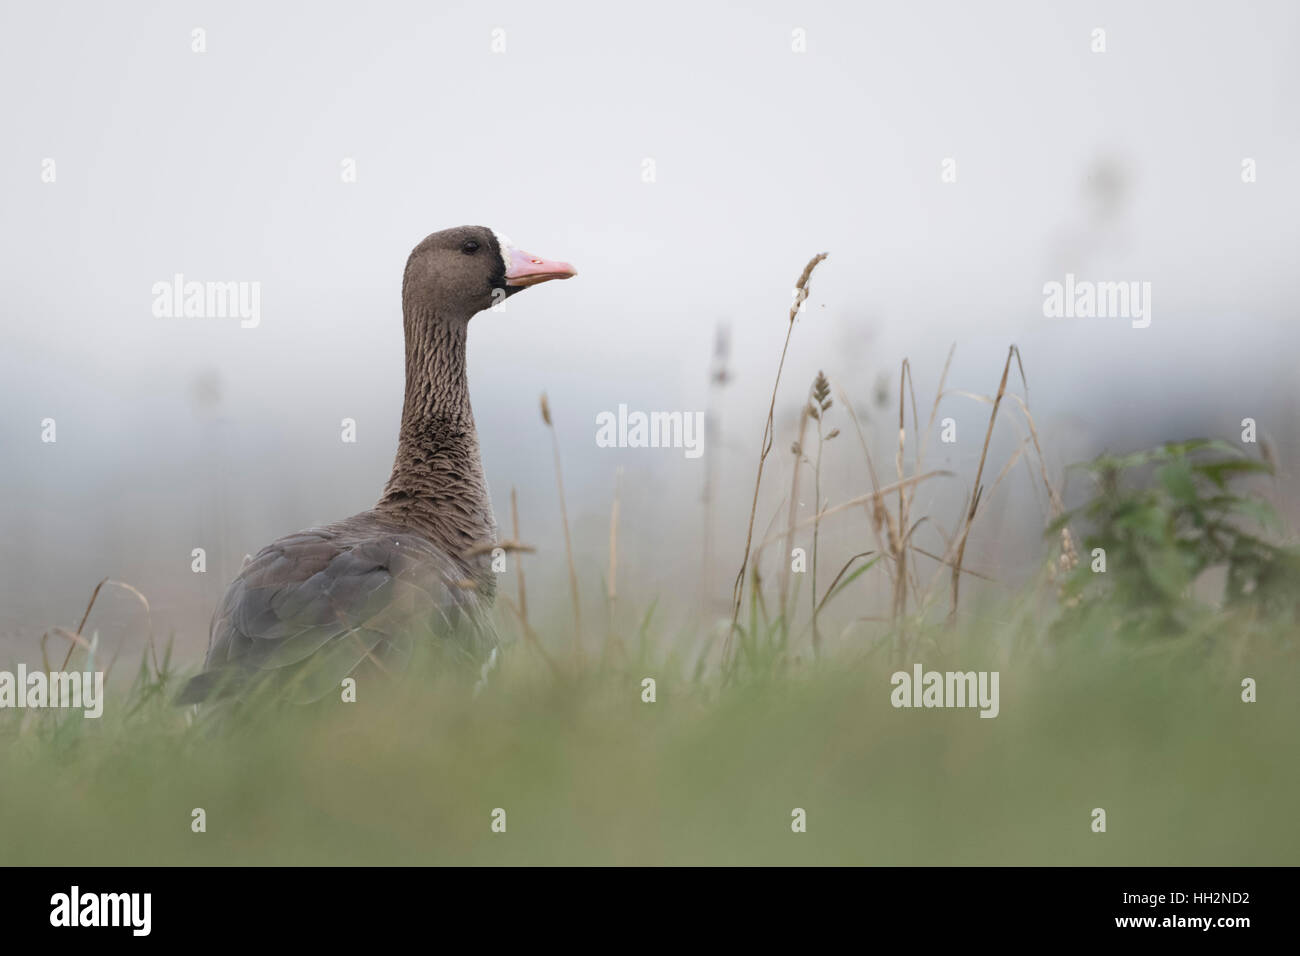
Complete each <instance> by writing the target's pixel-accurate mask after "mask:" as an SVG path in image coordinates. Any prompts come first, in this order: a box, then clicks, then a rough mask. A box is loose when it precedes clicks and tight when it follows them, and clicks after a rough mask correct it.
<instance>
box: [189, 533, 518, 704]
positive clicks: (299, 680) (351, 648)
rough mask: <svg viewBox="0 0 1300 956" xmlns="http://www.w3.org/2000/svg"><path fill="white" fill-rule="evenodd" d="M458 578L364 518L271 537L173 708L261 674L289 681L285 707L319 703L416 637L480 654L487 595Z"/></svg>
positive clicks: (411, 539) (389, 660)
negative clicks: (200, 670) (349, 678)
mask: <svg viewBox="0 0 1300 956" xmlns="http://www.w3.org/2000/svg"><path fill="white" fill-rule="evenodd" d="M465 577H466V568H465V566H464V565H463V564H461V563H459V562H458V561H457V560H455V559H453V558H451V557H449V556H448V555H446V554H445V553H444V552H442V551H441V550H440V549H438V548H437V547H436V546H435V545H433V544H432V543H431V542H430V541H428V540H427V539H424V538H422V537H420V536H418V535H414V534H411V533H409V532H406V531H404V530H402V529H394V528H390V527H387V526H386V525H385V524H384V523H382V522H380V521H378V520H376V519H375V518H374V517H373V516H372V515H370V514H365V515H358V516H356V517H354V518H350V519H348V520H347V521H344V522H339V523H338V524H336V525H330V526H327V527H324V528H316V529H312V530H310V531H303V532H299V533H297V534H292V535H288V536H286V537H284V538H280V539H279V540H277V541H275V542H273V543H271V544H270V545H268V546H267V547H265V548H263V549H262V550H261V551H259V552H258V553H257V555H255V556H254V557H253V559H252V560H251V561H250V562H249V563H248V564H247V565H246V566H245V567H244V568H243V570H242V571H241V572H240V573H239V576H238V577H236V578H235V580H234V581H233V582H232V583H231V585H230V587H229V589H228V590H227V591H226V594H225V597H224V598H223V599H222V601H221V604H220V605H219V606H218V608H217V611H216V613H215V614H214V615H213V620H212V629H211V632H210V637H209V646H208V655H207V660H206V663H205V671H204V673H202V674H200V675H199V676H198V677H196V678H195V679H194V680H193V681H191V682H190V684H189V685H187V686H186V688H185V689H184V690H183V691H182V693H181V696H180V698H179V702H181V703H189V702H194V701H196V700H201V699H204V698H206V697H207V696H209V694H211V693H213V692H214V691H217V690H219V691H220V692H221V693H223V694H229V693H235V694H238V695H240V696H243V692H244V691H245V689H246V688H248V687H251V686H252V685H253V684H255V683H256V682H257V678H259V677H268V676H274V677H276V678H279V679H283V680H285V681H287V682H288V683H290V684H291V685H292V693H291V696H292V698H293V699H298V700H304V701H305V700H313V699H317V698H319V697H321V696H324V695H325V694H327V693H329V692H330V691H332V690H337V689H338V687H339V684H340V683H341V681H342V680H343V678H344V677H347V676H348V675H349V674H350V673H352V672H353V671H354V670H355V669H356V668H357V667H358V665H360V664H362V663H363V662H364V661H366V660H367V659H370V660H378V661H381V662H383V663H382V666H384V667H390V666H394V667H398V668H400V667H402V666H405V664H406V662H407V661H408V660H409V658H410V656H411V654H412V651H413V647H414V642H415V641H417V640H422V639H429V638H446V639H450V641H451V642H452V643H453V644H454V646H455V648H456V650H457V651H459V652H461V653H463V654H464V655H466V656H467V657H470V658H472V659H478V658H480V657H482V658H486V655H487V654H489V653H490V651H491V648H492V647H495V646H496V643H497V641H496V635H495V633H493V632H492V630H491V627H490V625H488V624H487V622H486V620H485V617H484V614H483V612H484V610H485V605H486V601H485V600H484V598H483V597H481V596H480V595H479V593H478V592H477V591H476V590H475V589H473V588H465V587H462V586H459V584H460V582H461V581H463V579H464V578H465Z"/></svg>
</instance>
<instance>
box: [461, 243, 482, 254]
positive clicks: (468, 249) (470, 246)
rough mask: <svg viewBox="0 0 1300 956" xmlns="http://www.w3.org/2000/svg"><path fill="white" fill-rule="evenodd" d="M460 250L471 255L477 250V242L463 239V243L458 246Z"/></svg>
mask: <svg viewBox="0 0 1300 956" xmlns="http://www.w3.org/2000/svg"><path fill="white" fill-rule="evenodd" d="M460 251H461V252H463V253H465V255H467V256H472V255H473V254H474V253H476V252H478V243H477V242H475V241H474V240H473V239H467V240H465V243H464V245H462V246H461V247H460Z"/></svg>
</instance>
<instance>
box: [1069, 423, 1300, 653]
mask: <svg viewBox="0 0 1300 956" xmlns="http://www.w3.org/2000/svg"><path fill="white" fill-rule="evenodd" d="M1075 467H1076V468H1079V469H1081V470H1083V471H1085V472H1086V473H1087V474H1088V475H1089V476H1090V477H1091V479H1092V480H1093V481H1094V483H1095V484H1096V487H1097V494H1096V495H1095V496H1094V497H1093V498H1092V499H1091V500H1090V501H1088V502H1087V503H1086V504H1085V505H1083V506H1082V507H1080V508H1076V509H1075V510H1073V511H1069V512H1066V513H1065V514H1063V515H1062V516H1061V517H1060V518H1058V519H1057V520H1056V521H1055V522H1054V523H1053V524H1052V525H1051V527H1050V528H1049V534H1057V533H1059V532H1060V531H1061V529H1062V528H1064V527H1065V526H1066V525H1068V524H1071V523H1081V524H1083V525H1084V526H1085V527H1086V528H1087V529H1088V530H1087V533H1086V535H1085V537H1084V539H1083V540H1084V545H1085V547H1084V552H1083V554H1081V555H1080V561H1079V562H1078V565H1077V567H1075V568H1074V569H1073V571H1072V572H1071V573H1070V575H1069V576H1068V578H1067V579H1066V580H1065V582H1064V584H1063V587H1062V597H1063V599H1064V600H1065V603H1066V606H1067V608H1069V610H1070V611H1071V612H1075V613H1083V614H1086V613H1088V612H1089V611H1090V610H1091V609H1094V608H1096V607H1097V606H1099V605H1100V604H1107V605H1109V607H1108V610H1107V613H1113V612H1115V611H1118V612H1119V614H1118V616H1117V618H1116V620H1117V623H1118V624H1119V626H1120V628H1121V629H1122V630H1126V631H1128V632H1130V633H1140V634H1153V633H1154V634H1179V633H1183V632H1185V631H1187V630H1188V629H1190V628H1191V626H1192V625H1193V624H1194V623H1196V621H1197V618H1198V617H1200V616H1201V615H1203V613H1204V612H1205V610H1206V609H1207V605H1206V603H1205V602H1204V601H1202V600H1200V599H1198V596H1197V594H1196V591H1197V590H1198V588H1195V587H1193V585H1194V584H1195V583H1196V582H1197V581H1198V580H1202V576H1203V575H1206V574H1207V572H1210V571H1212V570H1214V569H1222V571H1223V572H1224V588H1223V592H1222V595H1221V599H1220V600H1219V602H1218V606H1219V607H1221V608H1224V609H1227V608H1240V607H1249V608H1251V609H1254V610H1259V611H1263V612H1268V613H1279V612H1284V613H1294V612H1295V610H1296V601H1297V595H1298V594H1300V591H1298V590H1297V587H1300V552H1298V551H1297V550H1296V549H1295V548H1294V547H1290V546H1287V545H1284V544H1280V543H1277V542H1276V538H1277V536H1279V535H1280V533H1281V532H1282V530H1283V527H1282V522H1281V520H1280V518H1279V517H1278V515H1277V513H1276V511H1274V509H1273V506H1272V505H1271V504H1269V503H1268V502H1267V501H1266V500H1264V499H1263V498H1261V497H1259V496H1258V495H1256V494H1251V493H1248V492H1244V491H1241V490H1239V488H1238V487H1237V485H1238V483H1239V480H1240V479H1243V478H1246V477H1248V476H1251V475H1260V474H1272V472H1273V468H1272V466H1271V465H1270V464H1269V463H1268V462H1266V461H1262V460H1260V459H1256V458H1249V457H1247V456H1246V455H1245V454H1243V453H1242V452H1241V451H1240V450H1239V449H1237V448H1235V447H1233V446H1232V445H1229V444H1228V443H1226V442H1222V441H1212V440H1207V439H1197V440H1193V441H1185V442H1178V443H1170V444H1165V445H1161V446H1159V447H1157V448H1154V449H1150V450H1146V451H1140V452H1136V453H1134V454H1130V455H1121V456H1115V455H1101V456H1099V457H1097V458H1095V459H1093V460H1092V461H1090V462H1087V463H1085V464H1082V465H1078V466H1075ZM1097 549H1101V550H1100V551H1098V550H1097ZM1103 562H1104V564H1103ZM1103 567H1104V573H1103V572H1102V568H1103Z"/></svg>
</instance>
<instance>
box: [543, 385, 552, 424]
mask: <svg viewBox="0 0 1300 956" xmlns="http://www.w3.org/2000/svg"><path fill="white" fill-rule="evenodd" d="M542 421H544V422H546V424H547V425H550V424H551V405H550V403H549V402H547V401H546V393H545V392H542Z"/></svg>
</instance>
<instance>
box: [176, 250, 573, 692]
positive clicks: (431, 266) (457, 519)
mask: <svg viewBox="0 0 1300 956" xmlns="http://www.w3.org/2000/svg"><path fill="white" fill-rule="evenodd" d="M574 274H575V273H574V270H573V269H572V267H571V266H569V265H567V264H566V263H561V262H550V261H547V260H543V259H538V258H536V257H533V256H529V255H528V254H527V253H524V252H521V251H520V250H518V249H515V248H514V247H513V246H511V245H510V244H509V242H508V241H507V240H505V239H504V238H502V237H500V236H498V235H497V234H496V233H494V232H493V231H492V230H491V229H487V228H484V227H482V226H462V227H459V228H456V229H447V230H444V231H442V232H436V233H434V234H433V235H431V236H429V237H428V238H427V239H425V240H424V241H423V242H421V243H420V244H419V245H418V246H416V247H415V249H414V250H413V251H412V252H411V255H410V258H409V259H408V260H407V263H406V271H405V274H404V276H403V279H402V315H403V325H404V330H405V335H406V399H405V402H404V404H403V407H402V422H401V427H400V430H399V433H398V446H397V457H396V460H395V461H394V463H393V472H392V476H391V477H390V478H389V480H388V484H387V485H386V486H385V488H384V492H383V496H382V497H381V498H380V499H379V502H378V503H377V504H376V505H375V506H374V507H373V508H372V509H370V510H369V511H363V512H361V513H360V514H356V515H353V516H352V517H350V518H345V519H343V520H342V521H337V522H334V523H333V524H329V525H325V526H324V527H321V528H312V529H310V530H307V531H301V532H298V533H296V534H291V535H287V536H285V537H283V538H280V539H278V540H276V541H273V542H272V543H271V544H269V545H267V546H266V547H265V548H263V549H262V550H261V551H259V552H258V553H257V554H256V555H255V556H254V557H253V559H252V560H251V561H249V562H248V563H247V564H246V565H245V566H244V568H243V569H242V570H241V571H240V573H239V575H238V576H237V577H236V578H235V580H234V581H233V582H232V583H231V585H230V587H229V588H228V589H227V591H226V594H225V596H224V597H223V598H222V600H221V603H220V604H219V605H218V606H217V610H216V613H215V614H214V615H213V618H212V627H211V631H210V634H209V638H208V653H207V658H206V661H205V663H204V670H203V671H202V672H201V673H200V674H199V675H198V676H197V677H195V678H193V679H192V680H191V681H190V682H189V683H188V684H187V685H186V686H185V688H184V689H183V690H182V691H181V694H180V696H179V698H178V702H180V703H194V702H197V701H201V700H205V699H207V698H209V697H212V696H229V695H236V696H240V697H243V696H246V695H247V694H248V693H250V692H251V691H252V690H253V688H255V687H257V686H259V685H261V684H263V683H264V682H266V681H271V682H275V683H276V684H277V691H278V692H279V693H281V694H282V695H283V696H284V697H286V698H287V699H291V700H295V701H310V700H315V699H318V698H320V697H322V696H324V695H326V694H328V693H330V692H331V691H337V689H338V688H339V686H340V683H341V682H342V680H343V678H345V677H347V676H348V675H350V674H353V673H354V672H356V671H357V670H358V668H361V667H362V666H363V665H367V664H373V665H374V666H376V667H378V668H380V669H384V670H389V669H393V668H400V667H401V666H402V664H404V663H405V661H406V660H407V659H408V658H409V657H410V655H411V652H412V650H413V648H414V647H415V646H416V642H417V641H421V640H433V641H436V642H437V644H438V647H439V648H440V649H443V650H447V651H450V652H451V653H452V654H453V656H456V657H463V658H464V659H466V660H469V661H480V660H483V659H485V658H486V657H487V656H488V655H489V654H490V653H491V651H492V650H493V649H494V648H495V647H496V644H497V638H496V635H495V633H494V632H493V630H492V628H491V627H490V625H489V624H488V623H487V621H486V620H485V616H484V614H483V613H482V612H483V611H484V610H485V608H486V607H487V605H489V604H490V603H491V600H492V597H493V594H494V593H495V582H494V580H493V575H492V573H491V571H490V568H489V564H490V554H489V553H484V552H485V551H490V548H484V547H483V546H484V545H491V544H493V543H495V542H496V541H497V527H496V521H495V519H494V518H493V515H492V503H491V501H490V500H489V498H488V490H487V483H486V482H485V480H484V477H483V465H482V460H481V457H480V454H479V445H478V433H477V431H476V430H475V428H474V414H473V411H472V409H471V408H470V401H469V386H468V381H467V378H466V372H465V343H466V337H467V333H468V328H469V321H470V319H471V318H472V317H473V316H474V315H475V314H476V313H478V312H481V311H482V310H483V309H485V308H488V307H489V306H491V305H493V304H494V303H495V302H496V301H499V300H500V299H501V298H504V297H505V296H509V295H512V294H514V293H515V292H517V291H519V290H520V289H522V288H524V287H526V286H529V285H536V284H537V283H539V282H545V281H547V280H549V279H560V278H568V277H570V276H572V275H574ZM467 552H477V553H473V554H467Z"/></svg>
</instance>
